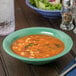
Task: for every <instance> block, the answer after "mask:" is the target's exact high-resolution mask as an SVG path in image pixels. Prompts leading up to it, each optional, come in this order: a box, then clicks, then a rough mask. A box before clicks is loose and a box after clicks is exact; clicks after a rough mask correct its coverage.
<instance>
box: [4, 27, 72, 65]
mask: <svg viewBox="0 0 76 76" xmlns="http://www.w3.org/2000/svg"><path fill="white" fill-rule="evenodd" d="M33 34H45V35H51V36H54V37H56V38H58V39H60V40H61V41H62V42H63V43H64V45H65V48H64V50H63V52H61V53H60V54H58V55H56V56H52V57H48V58H40V59H36V58H26V57H22V56H19V55H17V54H15V53H14V52H13V51H12V50H11V44H12V42H13V41H14V40H16V39H18V38H20V37H23V36H27V35H33ZM72 46H73V41H72V39H71V37H70V36H68V35H67V34H65V33H64V32H62V31H59V30H56V29H52V28H46V27H31V28H24V29H21V30H18V31H15V32H13V33H12V34H10V35H8V36H7V37H6V38H5V39H4V41H3V49H4V50H5V52H6V53H7V54H9V55H10V56H12V57H14V58H16V59H19V60H21V61H24V62H26V63H29V64H35V65H41V64H46V63H49V62H52V61H54V60H55V59H58V58H60V57H62V56H64V55H65V54H67V53H68V52H69V51H70V50H71V48H72Z"/></svg>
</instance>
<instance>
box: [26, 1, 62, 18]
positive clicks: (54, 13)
mask: <svg viewBox="0 0 76 76" xmlns="http://www.w3.org/2000/svg"><path fill="white" fill-rule="evenodd" d="M25 3H26V5H27V6H28V7H30V8H31V9H33V10H35V11H36V12H37V13H39V14H41V15H42V16H43V17H45V18H50V19H53V18H60V17H61V12H62V10H61V9H53V10H45V9H40V8H37V7H35V6H33V5H32V4H31V3H30V0H25ZM40 7H43V5H41V4H40ZM50 8H51V7H50ZM53 8H55V7H53ZM58 8H59V7H58Z"/></svg>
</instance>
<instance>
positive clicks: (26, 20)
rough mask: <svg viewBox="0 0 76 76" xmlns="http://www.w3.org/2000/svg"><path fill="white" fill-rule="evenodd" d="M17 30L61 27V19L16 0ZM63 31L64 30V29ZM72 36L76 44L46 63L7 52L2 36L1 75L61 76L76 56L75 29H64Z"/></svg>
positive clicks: (0, 50) (0, 38)
mask: <svg viewBox="0 0 76 76" xmlns="http://www.w3.org/2000/svg"><path fill="white" fill-rule="evenodd" d="M15 20H16V21H15V22H16V30H19V29H22V28H27V27H38V26H39V27H50V28H55V29H59V30H61V29H60V27H59V26H60V23H61V19H60V18H58V19H50V20H49V19H46V18H43V17H42V16H41V15H40V14H38V13H37V12H35V11H34V10H32V9H30V8H29V7H28V6H27V5H26V4H25V0H15ZM62 31H63V30H62ZM64 32H65V33H67V34H68V35H69V36H71V37H72V39H73V41H74V45H73V48H72V50H71V51H70V52H69V53H68V54H67V55H65V56H63V57H61V58H59V59H57V60H56V61H54V62H52V63H49V64H46V65H40V66H36V65H30V64H26V63H24V62H22V61H20V60H17V59H15V58H13V57H11V56H9V55H8V54H6V53H5V51H4V50H3V47H2V42H3V40H4V38H5V37H0V76H59V74H60V73H61V71H62V70H63V68H64V67H65V66H66V65H67V64H68V63H69V62H70V61H71V60H72V59H73V58H74V57H75V54H76V34H74V33H73V31H64Z"/></svg>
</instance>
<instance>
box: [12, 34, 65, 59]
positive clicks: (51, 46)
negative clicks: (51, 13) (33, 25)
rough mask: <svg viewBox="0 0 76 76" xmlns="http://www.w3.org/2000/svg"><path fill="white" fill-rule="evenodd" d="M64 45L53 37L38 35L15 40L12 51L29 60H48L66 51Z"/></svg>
mask: <svg viewBox="0 0 76 76" xmlns="http://www.w3.org/2000/svg"><path fill="white" fill-rule="evenodd" d="M64 47H65V46H64V43H63V42H62V41H61V40H60V39H58V38H56V37H53V36H48V35H42V34H36V35H29V36H24V37H21V38H19V39H17V40H15V41H14V42H13V43H12V45H11V49H12V51H13V52H15V53H16V54H18V55H20V56H23V57H28V58H47V57H52V56H55V55H57V54H59V53H61V52H62V51H63V50H64Z"/></svg>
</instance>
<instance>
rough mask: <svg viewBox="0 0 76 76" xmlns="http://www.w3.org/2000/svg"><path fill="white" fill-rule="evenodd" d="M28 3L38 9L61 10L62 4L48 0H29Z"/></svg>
mask: <svg viewBox="0 0 76 76" xmlns="http://www.w3.org/2000/svg"><path fill="white" fill-rule="evenodd" d="M30 3H31V4H32V5H33V6H35V7H37V8H40V9H44V10H61V8H62V4H61V3H58V4H52V3H51V2H50V1H49V0H30Z"/></svg>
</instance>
